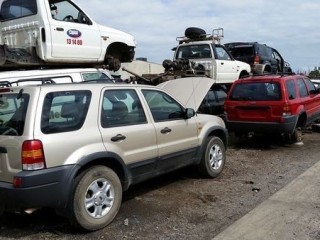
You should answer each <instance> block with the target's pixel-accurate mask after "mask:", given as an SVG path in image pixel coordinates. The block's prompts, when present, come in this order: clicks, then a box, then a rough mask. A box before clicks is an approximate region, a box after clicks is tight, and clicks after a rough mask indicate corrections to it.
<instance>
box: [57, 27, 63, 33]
mask: <svg viewBox="0 0 320 240" xmlns="http://www.w3.org/2000/svg"><path fill="white" fill-rule="evenodd" d="M55 30H57V31H60V32H63V31H64V29H63V28H61V27H57V28H56V29H55Z"/></svg>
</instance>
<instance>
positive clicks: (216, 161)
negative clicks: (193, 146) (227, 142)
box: [199, 136, 226, 178]
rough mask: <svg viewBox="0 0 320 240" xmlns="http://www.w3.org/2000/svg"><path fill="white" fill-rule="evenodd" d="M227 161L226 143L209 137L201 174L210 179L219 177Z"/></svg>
mask: <svg viewBox="0 0 320 240" xmlns="http://www.w3.org/2000/svg"><path fill="white" fill-rule="evenodd" d="M225 161H226V150H225V146H224V143H223V142H222V140H221V139H220V138H218V137H215V136H211V137H208V138H207V140H206V143H205V147H204V149H203V153H202V158H201V162H200V165H199V171H200V173H201V174H202V175H203V176H205V177H209V178H215V177H217V176H218V175H219V174H220V173H221V172H222V170H223V167H224V165H225Z"/></svg>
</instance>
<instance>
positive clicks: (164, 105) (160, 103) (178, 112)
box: [142, 90, 184, 122]
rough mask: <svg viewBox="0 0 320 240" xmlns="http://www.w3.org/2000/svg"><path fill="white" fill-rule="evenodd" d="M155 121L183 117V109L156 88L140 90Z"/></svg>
mask: <svg viewBox="0 0 320 240" xmlns="http://www.w3.org/2000/svg"><path fill="white" fill-rule="evenodd" d="M142 93H143V95H144V97H145V99H146V101H147V103H148V105H149V108H150V111H151V113H152V117H153V119H154V121H155V122H160V121H169V120H176V119H183V118H184V117H183V113H184V109H183V107H182V106H181V105H180V104H179V103H178V102H176V101H175V100H174V99H173V98H172V97H170V96H169V95H168V94H166V93H164V92H160V91H156V90H142Z"/></svg>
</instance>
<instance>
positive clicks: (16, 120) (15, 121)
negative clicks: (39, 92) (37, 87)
mask: <svg viewBox="0 0 320 240" xmlns="http://www.w3.org/2000/svg"><path fill="white" fill-rule="evenodd" d="M28 102H29V95H27V94H19V93H16V94H5V95H0V135H13V136H21V135H22V133H23V129H24V122H25V118H26V112H27V107H28Z"/></svg>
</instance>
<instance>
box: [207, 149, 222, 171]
mask: <svg viewBox="0 0 320 240" xmlns="http://www.w3.org/2000/svg"><path fill="white" fill-rule="evenodd" d="M209 160H210V166H211V167H212V168H213V169H214V170H218V169H219V168H220V167H221V165H222V162H223V153H222V150H221V147H220V146H219V145H218V144H214V145H213V146H212V147H211V149H210V151H209Z"/></svg>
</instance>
